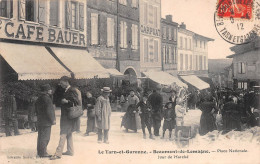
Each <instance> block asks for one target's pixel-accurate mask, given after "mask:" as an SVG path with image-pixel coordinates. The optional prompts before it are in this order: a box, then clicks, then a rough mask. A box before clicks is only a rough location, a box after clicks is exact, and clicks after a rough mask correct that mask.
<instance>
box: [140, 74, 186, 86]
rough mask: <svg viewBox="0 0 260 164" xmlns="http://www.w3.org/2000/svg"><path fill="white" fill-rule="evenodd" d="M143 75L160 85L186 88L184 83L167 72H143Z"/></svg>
mask: <svg viewBox="0 0 260 164" xmlns="http://www.w3.org/2000/svg"><path fill="white" fill-rule="evenodd" d="M143 74H144V75H145V76H146V77H148V78H150V79H151V80H153V81H155V82H157V83H159V84H162V85H172V84H174V83H175V84H176V85H178V86H180V87H187V85H186V84H185V83H183V82H182V81H180V80H179V79H178V78H176V77H174V76H172V75H170V74H169V73H167V72H163V71H149V72H143Z"/></svg>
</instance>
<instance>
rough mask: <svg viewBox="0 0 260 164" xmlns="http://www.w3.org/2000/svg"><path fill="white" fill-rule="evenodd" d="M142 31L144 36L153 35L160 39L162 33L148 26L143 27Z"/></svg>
mask: <svg viewBox="0 0 260 164" xmlns="http://www.w3.org/2000/svg"><path fill="white" fill-rule="evenodd" d="M140 31H141V33H143V34H147V35H152V36H156V37H160V32H161V31H160V29H155V28H152V27H149V26H146V25H141V26H140Z"/></svg>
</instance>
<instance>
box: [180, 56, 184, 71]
mask: <svg viewBox="0 0 260 164" xmlns="http://www.w3.org/2000/svg"><path fill="white" fill-rule="evenodd" d="M180 70H183V55H182V54H180Z"/></svg>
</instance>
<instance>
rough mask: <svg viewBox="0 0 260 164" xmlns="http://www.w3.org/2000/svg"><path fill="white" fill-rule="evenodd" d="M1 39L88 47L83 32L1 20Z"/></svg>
mask: <svg viewBox="0 0 260 164" xmlns="http://www.w3.org/2000/svg"><path fill="white" fill-rule="evenodd" d="M0 38H3V39H14V40H23V41H32V42H44V43H55V44H64V45H71V46H82V47H85V46H86V37H85V35H84V33H83V32H80V31H71V30H63V29H60V28H51V27H47V26H44V25H39V24H30V23H23V22H21V23H20V22H14V21H9V20H4V19H0Z"/></svg>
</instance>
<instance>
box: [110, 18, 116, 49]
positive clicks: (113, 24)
mask: <svg viewBox="0 0 260 164" xmlns="http://www.w3.org/2000/svg"><path fill="white" fill-rule="evenodd" d="M114 45H115V20H114V18H111V46H114Z"/></svg>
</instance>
